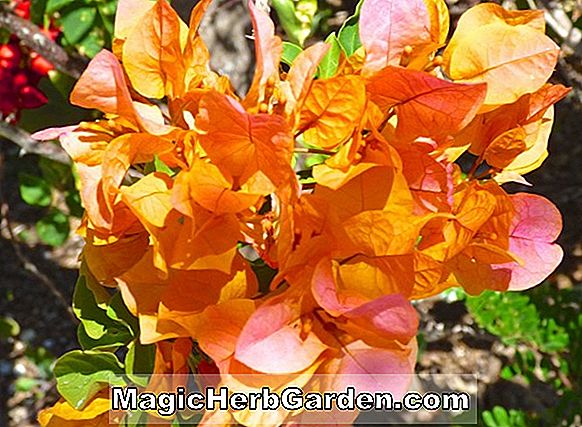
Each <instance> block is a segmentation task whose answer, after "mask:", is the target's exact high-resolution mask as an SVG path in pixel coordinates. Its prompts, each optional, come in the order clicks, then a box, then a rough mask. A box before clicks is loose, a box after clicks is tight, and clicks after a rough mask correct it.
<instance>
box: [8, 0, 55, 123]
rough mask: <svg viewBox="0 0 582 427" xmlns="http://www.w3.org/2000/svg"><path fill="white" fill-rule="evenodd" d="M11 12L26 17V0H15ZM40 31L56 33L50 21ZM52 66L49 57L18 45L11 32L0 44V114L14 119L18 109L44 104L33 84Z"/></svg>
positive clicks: (27, 17)
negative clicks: (46, 26) (6, 39)
mask: <svg viewBox="0 0 582 427" xmlns="http://www.w3.org/2000/svg"><path fill="white" fill-rule="evenodd" d="M14 12H15V13H16V14H17V15H18V16H20V17H21V18H24V19H30V1H29V0H19V1H17V2H15V4H14ZM43 31H44V33H45V34H46V35H47V36H48V37H50V38H51V39H53V40H55V39H56V38H57V37H58V35H59V31H58V30H57V29H56V28H54V27H53V26H52V25H51V27H50V28H47V29H44V30H43ZM52 69H53V65H52V64H51V63H50V62H49V61H47V60H46V59H45V58H43V57H42V56H40V55H39V54H38V53H36V52H34V51H32V50H30V49H28V48H26V47H24V46H22V45H21V44H20V41H19V40H18V38H17V37H15V36H11V37H10V39H9V40H8V42H7V43H4V44H0V83H1V84H0V115H1V116H2V117H4V118H5V119H7V120H9V121H12V122H16V121H17V120H18V118H19V115H20V110H22V109H28V108H38V107H42V106H43V105H45V104H46V103H47V102H48V99H47V97H46V95H45V94H44V93H43V92H42V91H41V90H40V89H39V88H38V87H37V85H38V83H39V81H40V79H41V78H42V77H44V76H46V75H47V74H48V72H49V71H50V70H52Z"/></svg>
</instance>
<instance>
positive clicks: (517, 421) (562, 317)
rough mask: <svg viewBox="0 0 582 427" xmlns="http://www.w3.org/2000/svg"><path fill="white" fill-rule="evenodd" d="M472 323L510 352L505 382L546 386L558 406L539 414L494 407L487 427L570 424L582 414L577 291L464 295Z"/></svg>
mask: <svg viewBox="0 0 582 427" xmlns="http://www.w3.org/2000/svg"><path fill="white" fill-rule="evenodd" d="M465 302H466V306H467V309H468V311H469V313H470V314H471V315H472V317H473V319H474V320H475V322H476V324H477V325H478V326H479V327H480V328H482V329H484V330H485V331H487V332H489V333H491V334H493V335H495V336H497V337H498V338H499V340H500V341H501V342H502V343H503V344H505V345H507V346H510V347H513V348H514V349H515V354H514V356H513V358H511V359H510V360H508V361H507V362H506V363H505V364H504V366H503V368H502V371H501V377H502V378H503V379H505V380H509V381H512V380H516V379H518V378H519V379H520V380H521V381H525V382H526V383H529V384H533V383H535V382H542V383H545V384H548V385H550V386H551V387H552V389H553V390H554V391H555V394H556V395H557V396H558V399H559V400H558V404H557V405H556V406H554V407H550V408H547V410H545V411H543V412H525V411H523V410H521V409H519V408H502V407H494V408H492V409H491V410H487V411H484V412H483V413H482V423H483V424H484V425H485V426H487V427H514V426H515V427H521V426H561V425H565V426H570V425H575V423H576V422H577V421H576V416H579V415H580V414H582V401H581V400H580V396H581V395H582V391H581V390H580V385H581V384H582V313H581V310H580V309H581V307H582V287H580V286H573V287H570V288H567V289H559V288H557V287H556V286H555V285H553V284H551V283H544V284H543V285H540V286H537V287H535V288H533V289H531V290H529V291H527V292H519V293H518V292H507V293H498V292H492V291H487V292H484V293H482V294H481V295H479V296H476V297H466V299H465Z"/></svg>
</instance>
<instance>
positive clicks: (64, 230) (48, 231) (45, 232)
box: [36, 209, 71, 246]
mask: <svg viewBox="0 0 582 427" xmlns="http://www.w3.org/2000/svg"><path fill="white" fill-rule="evenodd" d="M70 231H71V229H70V226H69V217H68V216H67V215H65V214H64V213H63V212H61V211H60V210H58V209H51V210H50V211H49V213H48V214H47V215H46V216H45V217H44V218H42V219H41V220H40V221H38V222H37V223H36V232H37V234H38V237H39V238H40V240H41V241H42V242H43V243H46V244H47V245H51V246H60V245H62V244H63V243H65V240H67V238H68V237H69V232H70Z"/></svg>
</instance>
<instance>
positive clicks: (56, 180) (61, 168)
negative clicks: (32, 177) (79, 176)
mask: <svg viewBox="0 0 582 427" xmlns="http://www.w3.org/2000/svg"><path fill="white" fill-rule="evenodd" d="M38 166H39V167H40V170H41V172H42V176H43V178H44V180H45V181H46V182H47V183H48V184H49V185H50V186H52V187H55V188H58V189H59V190H64V188H65V186H66V184H67V182H68V181H69V180H71V179H72V177H71V168H70V166H67V165H65V164H63V163H59V162H55V161H54V160H50V159H47V158H46V157H41V158H40V159H39V161H38Z"/></svg>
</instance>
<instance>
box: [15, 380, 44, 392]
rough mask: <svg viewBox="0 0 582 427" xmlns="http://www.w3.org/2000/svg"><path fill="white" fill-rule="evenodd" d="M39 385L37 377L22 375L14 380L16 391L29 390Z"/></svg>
mask: <svg viewBox="0 0 582 427" xmlns="http://www.w3.org/2000/svg"><path fill="white" fill-rule="evenodd" d="M37 385H38V380H37V379H36V378H27V377H20V378H18V379H17V380H16V381H15V382H14V388H15V389H16V391H22V392H28V391H31V390H32V389H33V388H35V387H36V386H37Z"/></svg>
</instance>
